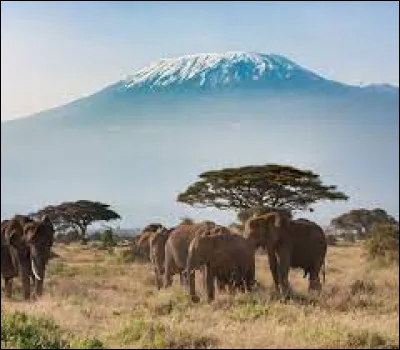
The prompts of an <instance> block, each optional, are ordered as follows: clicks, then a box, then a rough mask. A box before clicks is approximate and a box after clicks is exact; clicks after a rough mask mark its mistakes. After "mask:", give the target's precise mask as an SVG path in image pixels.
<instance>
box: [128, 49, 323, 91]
mask: <svg viewBox="0 0 400 350" xmlns="http://www.w3.org/2000/svg"><path fill="white" fill-rule="evenodd" d="M297 78H302V79H304V78H308V79H311V80H314V81H315V80H320V79H322V78H321V77H319V76H318V75H316V74H314V73H312V72H310V71H308V70H306V69H304V68H302V67H300V66H299V65H297V64H296V63H294V62H292V61H290V60H289V59H287V58H285V57H283V56H280V55H276V54H262V53H253V52H240V51H233V52H226V53H222V54H217V53H201V54H195V55H185V56H181V57H177V58H163V59H160V60H158V61H156V62H154V63H152V64H150V65H148V66H146V67H144V68H143V69H140V70H139V71H136V72H135V73H134V74H132V75H130V76H128V77H127V78H126V79H125V80H124V81H123V82H124V86H125V88H127V89H131V88H145V89H149V90H157V89H167V88H171V87H177V86H180V87H182V86H188V85H190V86H194V87H200V88H222V87H234V86H238V85H240V84H252V85H259V84H265V83H266V82H271V81H277V80H278V81H285V80H286V81H287V80H291V79H297Z"/></svg>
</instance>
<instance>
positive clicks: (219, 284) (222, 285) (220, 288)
mask: <svg viewBox="0 0 400 350" xmlns="http://www.w3.org/2000/svg"><path fill="white" fill-rule="evenodd" d="M225 287H226V286H225V283H224V282H223V281H221V279H220V278H217V288H218V291H219V292H220V293H223V292H225V291H226V288H225Z"/></svg>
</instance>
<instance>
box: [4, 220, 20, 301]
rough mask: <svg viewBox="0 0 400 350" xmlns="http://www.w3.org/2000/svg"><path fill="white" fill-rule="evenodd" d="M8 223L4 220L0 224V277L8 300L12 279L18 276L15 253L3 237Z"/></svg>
mask: <svg viewBox="0 0 400 350" xmlns="http://www.w3.org/2000/svg"><path fill="white" fill-rule="evenodd" d="M9 222H10V220H4V221H2V223H1V276H2V277H3V278H4V282H5V292H6V296H7V297H8V298H10V297H11V293H12V279H13V278H14V277H17V276H18V265H17V263H16V259H17V257H16V256H15V253H16V251H14V250H11V249H10V246H9V244H8V243H7V242H6V237H5V230H6V229H7V226H8V223H9ZM13 254H14V255H13Z"/></svg>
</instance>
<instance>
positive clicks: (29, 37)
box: [1, 1, 399, 120]
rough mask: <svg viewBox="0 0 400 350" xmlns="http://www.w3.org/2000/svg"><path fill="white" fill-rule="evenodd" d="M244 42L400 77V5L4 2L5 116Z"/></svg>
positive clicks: (332, 70) (333, 67)
mask: <svg viewBox="0 0 400 350" xmlns="http://www.w3.org/2000/svg"><path fill="white" fill-rule="evenodd" d="M236 50H238V51H259V52H265V53H279V54H282V55H285V56H287V57H288V58H290V59H292V60H294V61H295V62H297V63H299V64H300V65H303V66H305V67H307V68H309V69H311V70H313V71H315V72H317V73H319V74H321V75H323V76H325V77H327V78H331V79H335V80H339V81H343V82H348V83H359V82H364V83H368V82H373V83H383V82H384V83H392V84H396V85H398V79H399V77H398V76H399V69H398V66H399V5H398V2H397V1H391V2H390V1H387V2H384V1H379V2H338V3H335V2H325V1H324V2H322V1H321V2H301V1H300V2H298V1H296V2H147V1H146V2H114V1H113V2H14V1H13V2H11V1H2V2H1V73H2V74H1V101H2V103H1V119H2V120H6V119H11V118H16V117H19V116H25V115H29V114H31V113H34V112H38V111H40V110H43V109H47V108H51V107H54V106H57V105H60V104H62V103H66V102H68V101H71V100H74V99H76V98H78V97H81V96H83V95H87V94H90V93H92V92H94V91H96V90H99V89H101V88H103V87H104V86H105V85H107V84H110V83H113V82H115V81H116V80H119V79H121V78H123V77H124V76H126V75H127V74H129V73H130V72H131V71H132V70H135V69H138V68H140V67H142V66H143V65H146V64H148V63H149V62H151V61H153V60H157V59H158V58H160V57H163V56H164V57H165V56H179V55H184V54H189V53H197V52H224V51H236Z"/></svg>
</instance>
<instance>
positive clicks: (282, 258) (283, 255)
mask: <svg viewBox="0 0 400 350" xmlns="http://www.w3.org/2000/svg"><path fill="white" fill-rule="evenodd" d="M278 256H279V263H278V278H279V283H280V285H281V286H282V293H283V296H284V298H285V299H288V298H289V297H290V284H289V268H290V252H289V251H287V250H283V249H282V250H280V251H279V252H278Z"/></svg>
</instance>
